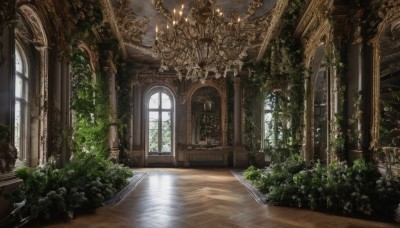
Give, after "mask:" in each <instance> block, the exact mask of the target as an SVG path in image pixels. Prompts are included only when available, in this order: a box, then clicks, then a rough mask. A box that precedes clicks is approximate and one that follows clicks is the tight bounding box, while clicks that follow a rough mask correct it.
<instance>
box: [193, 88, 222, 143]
mask: <svg viewBox="0 0 400 228" xmlns="http://www.w3.org/2000/svg"><path fill="white" fill-rule="evenodd" d="M191 105H192V144H195V145H201V146H219V145H221V97H220V95H219V93H218V91H217V90H216V89H215V88H214V87H211V86H204V87H201V88H199V89H198V90H197V91H196V92H195V93H194V94H193V97H192V103H191Z"/></svg>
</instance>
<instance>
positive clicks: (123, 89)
mask: <svg viewBox="0 0 400 228" xmlns="http://www.w3.org/2000/svg"><path fill="white" fill-rule="evenodd" d="M118 63H119V64H118V66H117V76H116V83H117V97H118V131H119V135H118V138H119V140H120V145H119V146H120V148H119V149H120V151H124V149H128V138H127V127H128V122H129V114H130V108H129V107H130V104H129V93H130V88H131V87H130V77H129V74H128V72H127V70H126V63H124V62H122V61H118ZM123 155H124V154H123Z"/></svg>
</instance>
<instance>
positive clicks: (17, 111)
mask: <svg viewBox="0 0 400 228" xmlns="http://www.w3.org/2000/svg"><path fill="white" fill-rule="evenodd" d="M14 118H15V119H14V121H15V123H14V124H15V125H14V132H15V133H14V144H15V147H16V148H17V150H18V153H20V151H21V150H20V149H21V102H19V101H16V102H15V117H14Z"/></svg>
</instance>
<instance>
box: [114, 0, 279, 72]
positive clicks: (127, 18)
mask: <svg viewBox="0 0 400 228" xmlns="http://www.w3.org/2000/svg"><path fill="white" fill-rule="evenodd" d="M108 1H109V2H110V3H111V5H112V8H113V14H114V18H115V22H116V23H115V24H116V25H117V28H118V30H119V33H120V36H121V38H122V40H123V42H124V44H125V45H124V46H125V51H126V53H127V56H128V58H129V59H131V60H133V61H140V62H148V63H149V64H159V62H160V61H159V60H158V59H156V58H155V57H154V52H153V46H154V44H155V37H156V26H157V25H158V26H162V25H165V23H166V21H167V20H168V19H167V18H166V17H165V15H161V14H160V13H158V11H157V9H156V6H155V3H156V4H157V3H160V1H155V0H108ZM214 1H215V2H216V5H217V6H218V7H219V8H220V9H221V11H222V12H223V13H224V15H230V14H233V15H237V16H238V17H244V16H245V15H246V14H248V9H249V4H250V3H251V2H252V0H214ZM259 2H261V3H262V5H261V6H260V7H254V9H255V10H254V14H252V16H251V17H250V18H249V19H250V20H253V21H254V25H255V26H256V27H257V28H258V30H257V34H256V38H257V39H256V40H255V41H254V44H253V46H252V48H253V49H255V50H256V51H258V50H259V49H260V45H261V43H262V41H263V38H264V37H265V34H266V31H267V30H268V27H269V22H270V20H269V19H270V18H269V16H270V14H271V12H272V10H273V9H274V8H275V6H276V3H277V0H260V1H259ZM193 3H194V1H193V0H163V1H161V4H162V7H163V8H164V9H165V10H166V11H167V12H166V13H169V14H170V15H172V14H173V10H174V8H176V9H178V8H179V9H180V8H181V6H182V4H184V6H185V7H184V9H183V15H184V16H185V15H188V14H189V12H190V10H191V8H192V6H193ZM251 51H254V50H249V52H251ZM251 56H254V55H249V58H251Z"/></svg>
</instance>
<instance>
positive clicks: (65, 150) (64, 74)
mask: <svg viewBox="0 0 400 228" xmlns="http://www.w3.org/2000/svg"><path fill="white" fill-rule="evenodd" d="M70 88H71V80H70V73H69V62H68V61H67V59H66V58H65V57H64V58H63V59H62V62H61V126H62V129H64V131H66V132H65V133H66V134H65V136H66V137H67V138H63V139H62V146H61V164H62V165H64V164H65V163H66V162H67V161H68V160H69V158H70V156H71V154H70V152H71V151H70V150H69V147H68V141H67V140H68V137H70V133H71V132H70V131H69V129H71V109H70Z"/></svg>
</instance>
